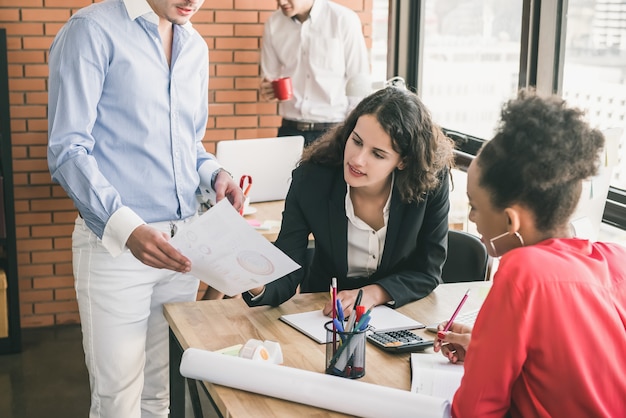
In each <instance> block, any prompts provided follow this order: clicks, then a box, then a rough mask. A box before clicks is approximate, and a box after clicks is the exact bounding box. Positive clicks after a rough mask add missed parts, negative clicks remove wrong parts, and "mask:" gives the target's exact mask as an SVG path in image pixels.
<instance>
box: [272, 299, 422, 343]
mask: <svg viewBox="0 0 626 418" xmlns="http://www.w3.org/2000/svg"><path fill="white" fill-rule="evenodd" d="M371 316H372V320H371V321H370V322H369V325H370V329H371V330H372V331H377V332H386V331H399V330H403V329H418V328H424V324H422V323H421V322H419V321H416V320H414V319H412V318H409V317H408V316H406V315H404V314H402V313H400V312H398V311H396V310H395V309H391V308H390V307H388V306H384V305H378V306H376V307H374V309H372V312H371ZM280 320H281V321H283V322H285V323H287V324H289V325H291V326H292V327H294V328H295V329H297V330H298V331H300V332H301V333H303V334H304V335H306V336H307V337H309V338H312V339H313V340H315V341H317V342H318V343H320V344H325V343H326V342H327V341H326V330H325V329H324V324H325V323H326V322H328V321H330V318H329V317H327V316H326V315H324V314H323V312H322V310H321V309H319V310H316V311H309V312H301V313H295V314H287V315H282V316H281V317H280Z"/></svg>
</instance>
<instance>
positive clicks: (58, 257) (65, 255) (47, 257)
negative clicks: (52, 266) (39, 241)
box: [36, 251, 72, 263]
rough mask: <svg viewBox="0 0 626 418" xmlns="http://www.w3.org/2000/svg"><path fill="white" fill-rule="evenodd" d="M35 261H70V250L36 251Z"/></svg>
mask: <svg viewBox="0 0 626 418" xmlns="http://www.w3.org/2000/svg"><path fill="white" fill-rule="evenodd" d="M36 261H37V263H58V262H71V261H72V253H71V252H70V251H39V252H37V253H36Z"/></svg>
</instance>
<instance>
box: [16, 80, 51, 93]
mask: <svg viewBox="0 0 626 418" xmlns="http://www.w3.org/2000/svg"><path fill="white" fill-rule="evenodd" d="M45 89H46V81H45V80H44V79H43V78H42V79H37V78H24V79H9V90H11V91H14V92H15V91H43V90H45Z"/></svg>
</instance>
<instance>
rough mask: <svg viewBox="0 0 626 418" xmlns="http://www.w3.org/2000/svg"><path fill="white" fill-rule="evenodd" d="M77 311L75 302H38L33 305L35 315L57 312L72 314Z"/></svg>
mask: <svg viewBox="0 0 626 418" xmlns="http://www.w3.org/2000/svg"><path fill="white" fill-rule="evenodd" d="M77 310H78V303H77V302H76V301H63V302H48V303H45V302H39V303H36V304H35V314H48V313H59V312H72V311H74V312H75V311H77Z"/></svg>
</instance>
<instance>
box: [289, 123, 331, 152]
mask: <svg viewBox="0 0 626 418" xmlns="http://www.w3.org/2000/svg"><path fill="white" fill-rule="evenodd" d="M326 131H327V129H323V130H321V131H299V130H298V129H295V128H289V127H285V126H281V127H280V128H278V136H292V135H302V136H303V137H304V146H305V147H306V146H307V145H310V144H311V143H312V142H313V141H315V140H316V139H317V138H319V137H320V136H322V135H324V132H326Z"/></svg>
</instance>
